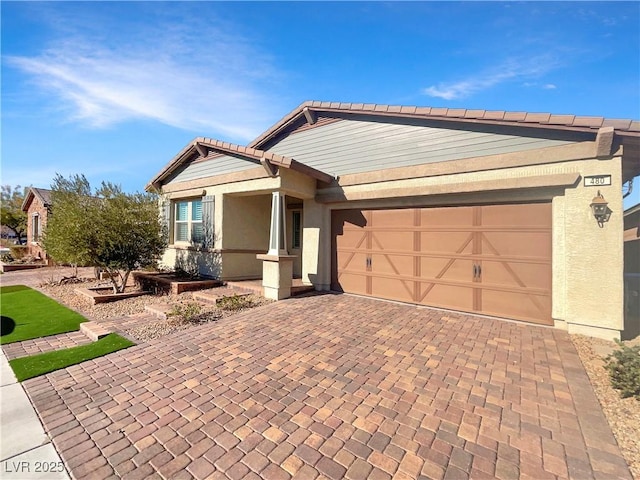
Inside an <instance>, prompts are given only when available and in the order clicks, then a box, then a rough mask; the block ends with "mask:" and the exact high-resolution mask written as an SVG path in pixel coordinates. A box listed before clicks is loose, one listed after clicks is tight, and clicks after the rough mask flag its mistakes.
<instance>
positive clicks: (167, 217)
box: [162, 199, 173, 243]
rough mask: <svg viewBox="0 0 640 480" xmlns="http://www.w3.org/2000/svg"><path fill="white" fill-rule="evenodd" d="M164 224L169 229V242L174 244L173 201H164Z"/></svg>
mask: <svg viewBox="0 0 640 480" xmlns="http://www.w3.org/2000/svg"><path fill="white" fill-rule="evenodd" d="M162 223H163V224H164V227H165V228H166V229H167V235H168V239H167V240H168V242H169V243H172V241H173V240H172V236H171V233H172V232H171V231H172V230H173V229H172V228H171V201H170V200H168V199H164V200H163V201H162Z"/></svg>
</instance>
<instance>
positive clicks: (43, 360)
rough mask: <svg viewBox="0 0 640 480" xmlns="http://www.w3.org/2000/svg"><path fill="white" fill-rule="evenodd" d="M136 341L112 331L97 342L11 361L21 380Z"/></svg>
mask: <svg viewBox="0 0 640 480" xmlns="http://www.w3.org/2000/svg"><path fill="white" fill-rule="evenodd" d="M133 345H135V343H133V342H131V341H129V340H127V339H126V338H124V337H121V336H120V335H118V334H116V333H111V334H109V335H107V336H106V337H103V338H101V339H100V340H98V341H97V342H93V343H90V344H89V345H81V346H79V347H72V348H66V349H64V350H55V351H53V352H47V353H40V354H38V355H32V356H30V357H22V358H16V359H13V360H10V361H9V365H11V368H13V373H15V375H16V378H17V379H18V381H19V382H22V381H24V380H27V379H29V378H33V377H37V376H39V375H44V374H45V373H49V372H53V371H55V370H60V369H61V368H66V367H70V366H71V365H76V364H78V363H82V362H84V361H87V360H91V359H93V358H98V357H102V356H103V355H107V354H109V353H113V352H117V351H118V350H122V349H123V348H128V347H131V346H133Z"/></svg>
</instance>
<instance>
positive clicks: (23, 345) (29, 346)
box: [2, 331, 91, 360]
mask: <svg viewBox="0 0 640 480" xmlns="http://www.w3.org/2000/svg"><path fill="white" fill-rule="evenodd" d="M89 343H91V339H89V337H87V336H86V335H85V334H84V333H82V332H80V331H77V332H69V333H60V334H58V335H50V336H48V337H41V338H34V339H33V340H25V341H23V342H16V343H9V344H7V345H3V346H2V350H3V351H4V354H5V355H6V357H7V360H13V359H14V358H18V357H27V356H29V355H37V354H39V353H45V352H51V351H53V350H62V349H63V348H71V347H77V346H80V345H88V344H89Z"/></svg>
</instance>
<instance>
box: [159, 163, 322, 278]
mask: <svg viewBox="0 0 640 480" xmlns="http://www.w3.org/2000/svg"><path fill="white" fill-rule="evenodd" d="M229 178H230V179H234V178H235V177H233V176H229ZM218 180H219V179H218ZM315 188H316V181H315V180H313V179H311V178H309V177H307V176H305V175H302V174H301V173H299V172H295V171H291V170H287V169H281V170H280V173H279V175H278V176H277V177H273V178H270V177H269V178H252V179H249V180H243V181H235V180H234V181H229V182H226V183H224V182H222V183H219V184H217V185H214V186H206V187H202V183H201V181H195V182H184V183H183V184H181V185H179V186H177V185H176V184H171V185H169V186H168V187H167V188H166V194H167V196H168V198H169V199H171V200H175V199H179V198H186V197H194V196H200V195H214V196H215V198H216V201H215V216H214V222H215V246H214V248H215V250H216V251H217V253H216V252H197V254H196V253H194V252H193V251H189V252H191V253H190V254H189V259H190V260H191V259H193V258H198V259H199V260H198V263H199V264H200V265H201V266H202V269H201V274H203V275H208V276H216V277H219V278H222V279H223V280H231V279H241V278H260V277H261V276H262V262H261V261H259V260H257V259H256V254H257V253H265V252H266V251H267V250H268V248H269V223H270V220H271V192H273V191H275V190H280V191H282V192H284V193H285V194H286V195H288V196H294V197H296V198H311V197H313V196H314V195H315ZM289 236H290V232H289ZM229 249H230V250H231V252H229V251H228V250H229ZM234 250H247V252H237V251H234ZM185 252H187V250H184V249H181V248H179V247H176V246H173V245H171V246H169V248H168V249H167V250H166V251H165V254H164V255H163V258H162V261H161V265H162V266H164V267H165V268H175V266H176V260H177V259H178V258H179V257H183V258H184V257H185ZM220 263H221V264H222V266H221V267H220ZM211 266H215V267H216V268H213V269H212V268H210V267H211ZM296 267H297V269H296V271H297V273H298V274H299V273H300V272H301V261H300V260H298V261H297V264H296Z"/></svg>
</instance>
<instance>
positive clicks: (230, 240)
mask: <svg viewBox="0 0 640 480" xmlns="http://www.w3.org/2000/svg"><path fill="white" fill-rule="evenodd" d="M222 203H223V208H222V211H223V214H222V223H221V225H222V242H221V245H220V247H221V248H223V249H224V248H235V249H239V248H242V249H257V250H261V251H264V252H266V251H267V250H268V249H269V221H270V218H271V195H258V196H250V197H249V196H246V197H245V196H242V197H238V196H231V195H223V202H222ZM264 252H263V253H264Z"/></svg>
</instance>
